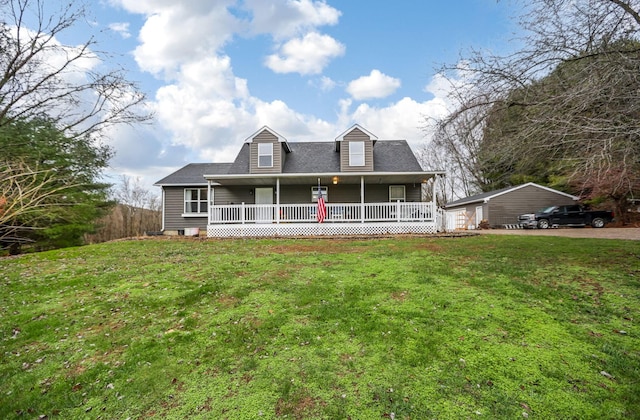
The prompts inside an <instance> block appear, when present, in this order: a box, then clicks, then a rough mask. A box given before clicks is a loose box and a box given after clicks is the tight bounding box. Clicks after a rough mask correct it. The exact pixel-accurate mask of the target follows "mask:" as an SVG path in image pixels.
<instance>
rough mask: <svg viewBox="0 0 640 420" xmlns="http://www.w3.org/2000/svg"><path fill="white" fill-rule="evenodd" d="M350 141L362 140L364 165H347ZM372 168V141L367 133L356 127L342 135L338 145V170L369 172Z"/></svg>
mask: <svg viewBox="0 0 640 420" xmlns="http://www.w3.org/2000/svg"><path fill="white" fill-rule="evenodd" d="M352 141H363V142H364V166H349V143H350V142H352ZM373 170H374V168H373V141H372V140H371V139H370V138H369V136H368V135H367V134H365V133H363V132H362V131H361V130H358V129H357V128H356V129H354V130H352V131H351V132H350V133H349V134H347V135H345V136H344V140H343V141H342V145H341V146H340V171H341V172H371V171H373Z"/></svg>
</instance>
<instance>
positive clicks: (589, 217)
mask: <svg viewBox="0 0 640 420" xmlns="http://www.w3.org/2000/svg"><path fill="white" fill-rule="evenodd" d="M612 220H613V212H611V211H596V210H593V211H591V210H586V209H585V208H584V207H582V206H579V205H575V204H574V205H570V206H551V207H547V208H545V209H542V210H540V211H538V212H537V213H531V214H521V215H520V216H519V217H518V223H519V224H520V226H521V227H523V228H536V227H537V228H540V229H547V228H549V227H556V226H587V225H591V226H593V227H594V228H601V227H604V225H605V224H607V223H609V222H611V221H612Z"/></svg>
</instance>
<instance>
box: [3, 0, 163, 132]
mask: <svg viewBox="0 0 640 420" xmlns="http://www.w3.org/2000/svg"><path fill="white" fill-rule="evenodd" d="M59 5H60V6H59V7H60V9H59V10H58V11H57V13H54V14H51V15H47V13H46V10H48V9H45V1H44V0H2V1H0V19H1V20H0V51H2V54H0V125H3V124H6V123H10V122H11V121H13V120H15V119H27V120H29V119H31V118H34V117H42V116H44V115H46V116H47V118H49V119H53V120H54V121H56V123H57V126H58V128H59V129H60V130H61V131H62V132H64V133H65V135H67V136H69V135H74V136H83V135H86V134H94V135H95V134H97V133H98V132H99V130H100V129H102V128H105V127H107V126H110V125H113V124H122V123H126V124H132V123H139V122H142V121H147V120H148V119H150V118H151V115H150V114H149V113H147V112H146V111H145V110H144V109H143V108H142V107H141V105H142V103H143V101H144V99H145V95H144V94H142V93H141V92H140V91H139V89H138V88H137V86H136V85H135V84H134V83H132V82H130V81H128V80H127V79H126V78H125V73H124V71H123V70H122V69H112V70H107V71H106V72H103V71H102V69H103V64H104V63H105V62H106V60H105V58H107V57H106V54H105V53H102V52H100V51H98V50H96V49H95V47H97V45H96V42H95V39H94V38H93V37H91V36H89V37H88V40H87V41H86V42H84V43H83V44H80V45H77V46H73V47H71V46H65V45H62V44H61V43H60V41H59V40H58V37H59V36H60V35H62V34H63V33H65V31H67V30H69V29H70V28H72V27H74V26H77V25H79V24H80V23H81V22H82V20H83V19H84V18H85V16H86V12H87V11H86V9H85V8H84V7H83V5H82V4H80V3H78V2H74V1H73V0H72V1H71V2H61V3H59ZM46 6H47V7H48V8H51V7H53V6H52V3H51V2H47V5H46Z"/></svg>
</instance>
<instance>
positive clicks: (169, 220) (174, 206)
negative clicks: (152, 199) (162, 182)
mask: <svg viewBox="0 0 640 420" xmlns="http://www.w3.org/2000/svg"><path fill="white" fill-rule="evenodd" d="M194 188H205V187H203V186H198V187H194ZM183 213H184V187H164V215H163V216H164V230H165V231H177V230H179V229H185V228H200V229H206V227H207V214H206V213H205V214H204V215H202V216H198V217H182V214H183Z"/></svg>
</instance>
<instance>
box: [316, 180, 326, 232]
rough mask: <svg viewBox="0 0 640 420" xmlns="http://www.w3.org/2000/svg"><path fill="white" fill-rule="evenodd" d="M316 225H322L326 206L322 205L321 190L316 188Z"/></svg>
mask: <svg viewBox="0 0 640 420" xmlns="http://www.w3.org/2000/svg"><path fill="white" fill-rule="evenodd" d="M317 217H318V223H322V222H323V221H324V218H325V217H327V206H326V204H325V203H324V197H323V196H322V188H320V187H318V212H317Z"/></svg>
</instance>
